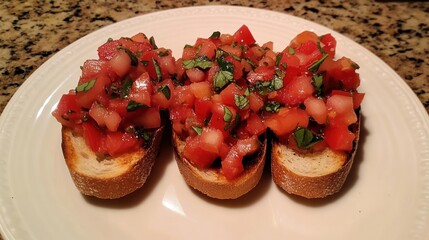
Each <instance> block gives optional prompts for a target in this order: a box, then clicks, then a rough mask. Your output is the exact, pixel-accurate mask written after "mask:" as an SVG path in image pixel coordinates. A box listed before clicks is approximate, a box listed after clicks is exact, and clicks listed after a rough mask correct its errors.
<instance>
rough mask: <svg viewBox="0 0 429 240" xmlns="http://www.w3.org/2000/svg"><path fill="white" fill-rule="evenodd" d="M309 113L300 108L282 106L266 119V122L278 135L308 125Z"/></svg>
mask: <svg viewBox="0 0 429 240" xmlns="http://www.w3.org/2000/svg"><path fill="white" fill-rule="evenodd" d="M308 121H309V119H308V114H307V112H306V111H305V110H302V109H299V108H291V109H288V108H281V109H280V111H279V112H278V113H276V114H273V115H272V116H270V117H268V118H267V119H266V120H265V124H266V125H267V127H269V128H270V129H271V130H272V131H273V132H274V133H275V134H276V135H277V136H284V135H286V134H288V133H291V132H293V131H294V130H295V129H296V128H297V127H307V126H308Z"/></svg>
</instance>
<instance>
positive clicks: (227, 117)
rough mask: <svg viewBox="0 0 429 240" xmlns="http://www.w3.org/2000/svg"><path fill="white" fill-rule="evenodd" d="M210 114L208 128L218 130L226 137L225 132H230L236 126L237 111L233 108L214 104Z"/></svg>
mask: <svg viewBox="0 0 429 240" xmlns="http://www.w3.org/2000/svg"><path fill="white" fill-rule="evenodd" d="M211 112H212V116H211V118H210V122H209V127H212V128H216V129H219V130H221V131H222V132H223V133H224V135H225V136H227V135H228V133H227V131H228V130H232V129H233V128H234V126H235V124H236V123H235V118H236V116H237V111H236V110H235V108H233V107H230V106H226V105H224V104H220V103H214V104H213V105H212V110H211Z"/></svg>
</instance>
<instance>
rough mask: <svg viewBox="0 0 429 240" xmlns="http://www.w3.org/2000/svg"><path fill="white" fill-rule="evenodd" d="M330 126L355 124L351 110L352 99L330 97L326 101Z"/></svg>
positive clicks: (341, 96)
mask: <svg viewBox="0 0 429 240" xmlns="http://www.w3.org/2000/svg"><path fill="white" fill-rule="evenodd" d="M326 107H327V109H328V118H329V124H330V125H346V126H349V125H350V124H352V123H355V122H357V116H356V113H355V111H354V108H353V98H352V97H351V96H344V95H332V96H331V97H329V98H328V100H327V101H326Z"/></svg>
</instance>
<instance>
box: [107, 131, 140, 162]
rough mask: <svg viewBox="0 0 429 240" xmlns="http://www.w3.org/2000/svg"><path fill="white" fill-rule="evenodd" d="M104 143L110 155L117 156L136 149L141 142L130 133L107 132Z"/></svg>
mask: <svg viewBox="0 0 429 240" xmlns="http://www.w3.org/2000/svg"><path fill="white" fill-rule="evenodd" d="M105 144H106V149H107V152H108V153H109V155H110V156H118V155H120V154H123V153H126V152H132V151H137V150H138V149H139V147H140V145H141V142H140V140H139V139H137V137H136V136H135V135H134V134H131V133H122V132H107V135H106V142H105Z"/></svg>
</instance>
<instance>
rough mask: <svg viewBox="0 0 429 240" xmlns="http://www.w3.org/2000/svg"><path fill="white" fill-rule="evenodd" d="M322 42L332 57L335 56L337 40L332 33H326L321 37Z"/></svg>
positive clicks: (324, 48)
mask: <svg viewBox="0 0 429 240" xmlns="http://www.w3.org/2000/svg"><path fill="white" fill-rule="evenodd" d="M320 42H321V43H322V44H323V46H322V48H323V50H324V51H325V52H326V53H328V54H329V57H330V58H334V57H335V48H336V47H337V40H335V38H334V37H333V36H332V35H331V34H330V33H328V34H325V35H323V36H322V37H321V38H320Z"/></svg>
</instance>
